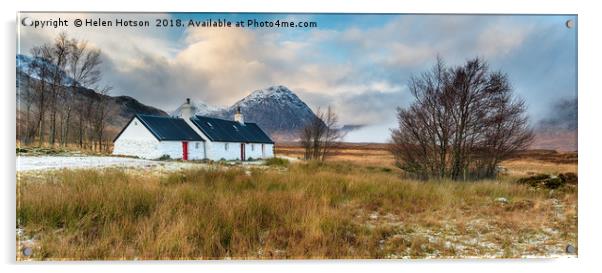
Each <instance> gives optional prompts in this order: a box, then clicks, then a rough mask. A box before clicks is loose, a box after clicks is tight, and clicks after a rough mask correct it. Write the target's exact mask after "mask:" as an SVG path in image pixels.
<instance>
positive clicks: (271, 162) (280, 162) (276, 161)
mask: <svg viewBox="0 0 602 273" xmlns="http://www.w3.org/2000/svg"><path fill="white" fill-rule="evenodd" d="M264 164H265V165H266V166H281V167H286V166H288V164H289V161H288V159H284V158H280V157H272V158H268V159H266V160H265V163H264Z"/></svg>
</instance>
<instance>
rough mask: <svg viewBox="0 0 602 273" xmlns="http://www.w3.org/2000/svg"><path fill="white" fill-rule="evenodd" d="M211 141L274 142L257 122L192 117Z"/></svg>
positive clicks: (193, 121)
mask: <svg viewBox="0 0 602 273" xmlns="http://www.w3.org/2000/svg"><path fill="white" fill-rule="evenodd" d="M190 120H191V121H192V123H194V125H196V126H197V127H198V128H199V129H200V130H201V132H203V133H204V134H205V135H206V136H207V137H208V138H209V139H210V140H211V141H223V142H248V143H274V141H272V139H270V137H269V136H268V135H267V134H266V133H265V132H263V130H261V128H259V126H257V124H255V123H250V122H245V123H244V125H243V124H240V123H238V122H237V121H232V120H225V119H218V118H209V117H204V116H194V117H192V118H190Z"/></svg>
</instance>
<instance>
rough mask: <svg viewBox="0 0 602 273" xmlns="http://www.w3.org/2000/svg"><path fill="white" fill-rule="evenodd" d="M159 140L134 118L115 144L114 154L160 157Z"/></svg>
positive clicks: (149, 157)
mask: <svg viewBox="0 0 602 273" xmlns="http://www.w3.org/2000/svg"><path fill="white" fill-rule="evenodd" d="M158 147H159V141H158V140H157V139H156V138H155V136H154V135H153V134H152V133H151V132H149V131H148V129H146V127H144V125H142V123H141V122H140V120H138V119H137V118H134V119H133V120H132V122H130V124H129V125H128V127H127V128H125V129H124V131H123V132H122V133H121V135H120V136H119V138H117V140H115V143H114V144H113V154H114V155H127V156H137V157H140V158H147V159H153V158H158V157H160V156H161V155H160V152H159V149H158Z"/></svg>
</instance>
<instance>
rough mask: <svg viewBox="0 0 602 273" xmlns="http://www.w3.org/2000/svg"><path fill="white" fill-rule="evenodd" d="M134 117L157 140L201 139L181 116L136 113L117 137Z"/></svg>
mask: <svg viewBox="0 0 602 273" xmlns="http://www.w3.org/2000/svg"><path fill="white" fill-rule="evenodd" d="M134 118H138V120H140V122H141V123H142V125H144V127H146V128H147V129H148V130H149V131H150V132H151V133H152V134H153V135H154V136H155V137H156V138H157V140H159V141H163V140H178V141H179V140H188V141H203V139H202V138H201V136H199V135H198V134H197V133H196V132H195V131H194V130H193V129H192V128H191V127H190V126H189V125H188V123H186V121H184V120H183V119H181V118H174V117H162V116H151V115H142V114H137V115H135V116H134V117H132V119H131V120H130V121H129V122H128V124H127V125H126V126H125V127H124V128H123V130H121V132H119V134H118V135H117V137H115V139H117V138H118V137H119V136H120V135H121V133H123V131H124V130H125V128H127V127H128V126H129V125H130V123H132V120H134Z"/></svg>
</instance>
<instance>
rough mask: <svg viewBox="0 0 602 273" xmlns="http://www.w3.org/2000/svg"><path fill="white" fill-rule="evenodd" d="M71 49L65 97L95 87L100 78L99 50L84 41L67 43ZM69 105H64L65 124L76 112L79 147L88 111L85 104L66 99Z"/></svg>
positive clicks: (67, 128)
mask: <svg viewBox="0 0 602 273" xmlns="http://www.w3.org/2000/svg"><path fill="white" fill-rule="evenodd" d="M69 45H70V47H71V54H70V55H69V58H68V60H67V71H68V75H69V77H71V79H72V81H71V85H70V90H71V93H70V94H69V93H67V94H66V96H68V97H70V96H73V94H75V93H76V92H77V89H78V88H80V87H91V86H93V85H95V84H96V83H97V82H98V81H99V80H100V77H101V73H100V69H99V66H100V64H101V63H102V60H101V59H100V50H99V49H94V48H91V47H89V46H88V43H87V42H86V41H77V40H75V39H73V40H71V42H70V43H69ZM68 101H69V103H67V104H66V105H65V108H66V109H65V112H66V117H65V119H66V123H67V124H69V123H70V121H71V118H72V111H73V109H75V110H76V111H77V135H78V143H79V145H80V147H83V145H84V137H85V125H86V122H87V121H86V120H85V117H87V116H89V115H86V112H87V111H89V108H88V107H87V105H86V103H85V102H81V101H76V100H73V99H68ZM63 135H64V139H67V138H68V136H69V126H67V127H65V131H64V132H63Z"/></svg>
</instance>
